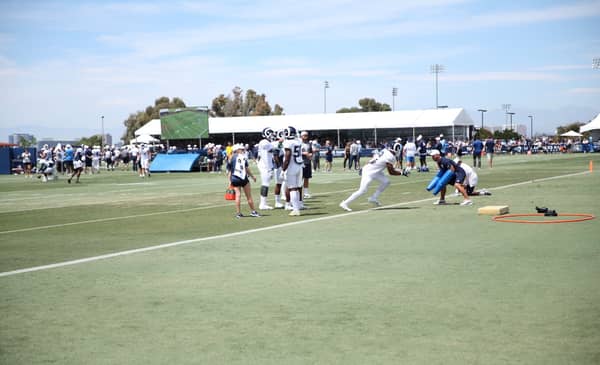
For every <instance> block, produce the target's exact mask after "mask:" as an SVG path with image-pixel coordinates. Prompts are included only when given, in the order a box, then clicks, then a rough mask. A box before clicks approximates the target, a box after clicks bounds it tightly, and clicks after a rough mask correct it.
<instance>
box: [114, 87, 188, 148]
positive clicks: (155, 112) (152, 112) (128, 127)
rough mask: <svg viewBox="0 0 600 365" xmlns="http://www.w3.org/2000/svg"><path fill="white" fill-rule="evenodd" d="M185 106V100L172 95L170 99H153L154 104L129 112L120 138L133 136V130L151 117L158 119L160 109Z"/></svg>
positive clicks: (131, 137)
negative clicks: (141, 109) (135, 111)
mask: <svg viewBox="0 0 600 365" xmlns="http://www.w3.org/2000/svg"><path fill="white" fill-rule="evenodd" d="M185 107H186V105H185V102H184V101H183V100H182V99H181V98H178V97H174V98H173V100H170V99H169V98H168V97H166V96H161V97H160V98H158V99H156V100H154V106H147V107H146V108H145V109H144V110H143V111H138V112H137V113H132V114H129V117H128V118H127V119H126V120H125V121H123V125H125V133H124V134H123V137H121V139H122V140H123V141H125V142H127V141H129V140H130V139H133V138H134V137H135V135H134V132H135V131H136V130H138V129H140V128H141V127H143V126H144V124H146V123H148V122H149V121H151V120H152V119H158V118H159V117H160V110H161V109H172V108H185Z"/></svg>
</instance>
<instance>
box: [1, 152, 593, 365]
mask: <svg viewBox="0 0 600 365" xmlns="http://www.w3.org/2000/svg"><path fill="white" fill-rule="evenodd" d="M592 159H593V161H594V164H595V166H596V167H597V168H600V154H594V155H581V154H577V155H576V154H573V155H554V156H500V157H498V158H497V159H496V165H495V167H494V169H487V168H484V169H482V170H479V171H478V172H479V181H480V183H479V186H480V187H484V188H488V189H489V190H490V191H491V192H492V194H493V195H492V196H489V197H475V198H474V199H473V200H474V205H473V206H470V207H462V206H458V205H447V206H434V205H432V203H433V201H434V197H433V196H432V195H431V194H430V193H428V192H426V191H425V186H426V185H427V184H428V183H429V180H430V179H431V178H432V176H433V175H434V172H430V173H413V174H412V175H411V176H410V177H408V178H405V177H391V180H392V185H391V186H390V187H389V188H388V189H387V190H386V191H385V192H384V193H383V195H382V196H381V201H382V203H383V204H384V206H383V207H382V208H380V209H372V207H371V206H370V205H369V204H367V202H366V199H367V197H368V195H365V196H363V197H362V198H361V199H359V200H357V201H356V202H354V203H353V204H352V206H351V207H352V208H353V209H354V211H353V212H350V213H348V212H345V211H342V210H341V209H340V208H339V207H338V204H339V202H340V201H341V200H342V199H344V198H346V197H347V196H348V195H350V194H351V193H352V192H353V191H354V190H356V189H357V187H358V183H359V176H358V175H357V174H355V173H354V172H346V171H342V169H341V167H340V165H341V160H335V161H334V164H335V165H337V166H335V170H334V172H333V173H316V174H315V176H314V178H313V179H312V182H311V193H313V198H312V199H308V200H307V201H306V203H307V206H308V207H309V208H310V209H308V210H306V211H303V215H302V216H301V217H288V216H287V214H286V212H284V211H282V210H275V211H268V212H263V213H264V216H263V217H261V218H250V217H248V218H243V219H240V220H237V219H235V218H234V212H235V211H234V207H233V204H232V203H231V202H227V201H225V200H224V199H223V194H224V191H225V188H226V185H227V183H226V181H225V176H224V175H219V174H208V173H189V174H154V175H153V176H152V178H150V179H145V180H142V179H140V178H139V177H137V175H135V174H134V173H132V172H125V171H118V172H102V173H101V174H100V175H95V176H89V175H85V176H82V178H81V181H82V183H81V184H77V185H75V184H71V185H69V184H67V183H66V179H64V178H61V179H60V180H59V181H56V182H50V183H41V182H40V181H39V180H37V179H29V180H27V179H25V178H24V177H22V176H2V177H0V208H1V209H0V212H1V213H0V253H1V254H0V318H1V319H0V364H48V363H56V364H166V363H172V364H598V363H600V224H599V221H598V219H599V218H596V219H594V220H590V221H586V222H580V223H565V224H515V223H498V222H494V221H492V219H491V217H490V216H480V215H477V208H479V207H482V206H484V205H500V204H503V205H504V204H506V205H509V206H510V210H511V213H535V206H536V205H537V206H547V207H550V208H552V209H556V210H557V211H558V212H559V213H589V214H594V215H595V216H596V217H600V204H599V203H598V198H599V197H600V175H599V174H598V172H593V173H589V171H588V164H589V161H590V160H592ZM465 161H466V162H467V163H469V160H468V159H467V160H465ZM484 163H485V160H484ZM432 165H433V163H432V162H431V161H430V166H432ZM374 188H375V187H374V186H371V189H370V192H371V191H372V190H373V189H374ZM270 194H272V188H271V191H270ZM253 195H254V198H255V200H257V201H258V195H259V194H258V184H254V186H253ZM448 200H449V201H450V202H456V203H458V202H460V201H461V199H460V198H457V197H448ZM270 202H272V195H271V196H270ZM243 211H244V212H245V213H248V208H247V206H243ZM103 255H104V256H103ZM86 259H89V260H86ZM53 264H57V265H54V266H52V265H53ZM32 268H33V269H32ZM28 269H32V270H28ZM19 270H21V271H19Z"/></svg>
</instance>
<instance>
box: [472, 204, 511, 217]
mask: <svg viewBox="0 0 600 365" xmlns="http://www.w3.org/2000/svg"><path fill="white" fill-rule="evenodd" d="M477 213H478V214H485V215H500V214H506V213H508V205H488V206H485V207H481V208H479V209H477Z"/></svg>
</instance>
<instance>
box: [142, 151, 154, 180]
mask: <svg viewBox="0 0 600 365" xmlns="http://www.w3.org/2000/svg"><path fill="white" fill-rule="evenodd" d="M151 153H152V152H151V151H150V146H148V145H146V144H142V148H141V151H140V155H139V159H140V177H146V176H148V177H150V160H151Z"/></svg>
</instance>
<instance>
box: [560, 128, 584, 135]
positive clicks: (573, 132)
mask: <svg viewBox="0 0 600 365" xmlns="http://www.w3.org/2000/svg"><path fill="white" fill-rule="evenodd" d="M560 136H561V137H581V136H583V134H581V133H577V132H575V131H573V130H570V131H568V132H567V133H563V134H561V135H560Z"/></svg>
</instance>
